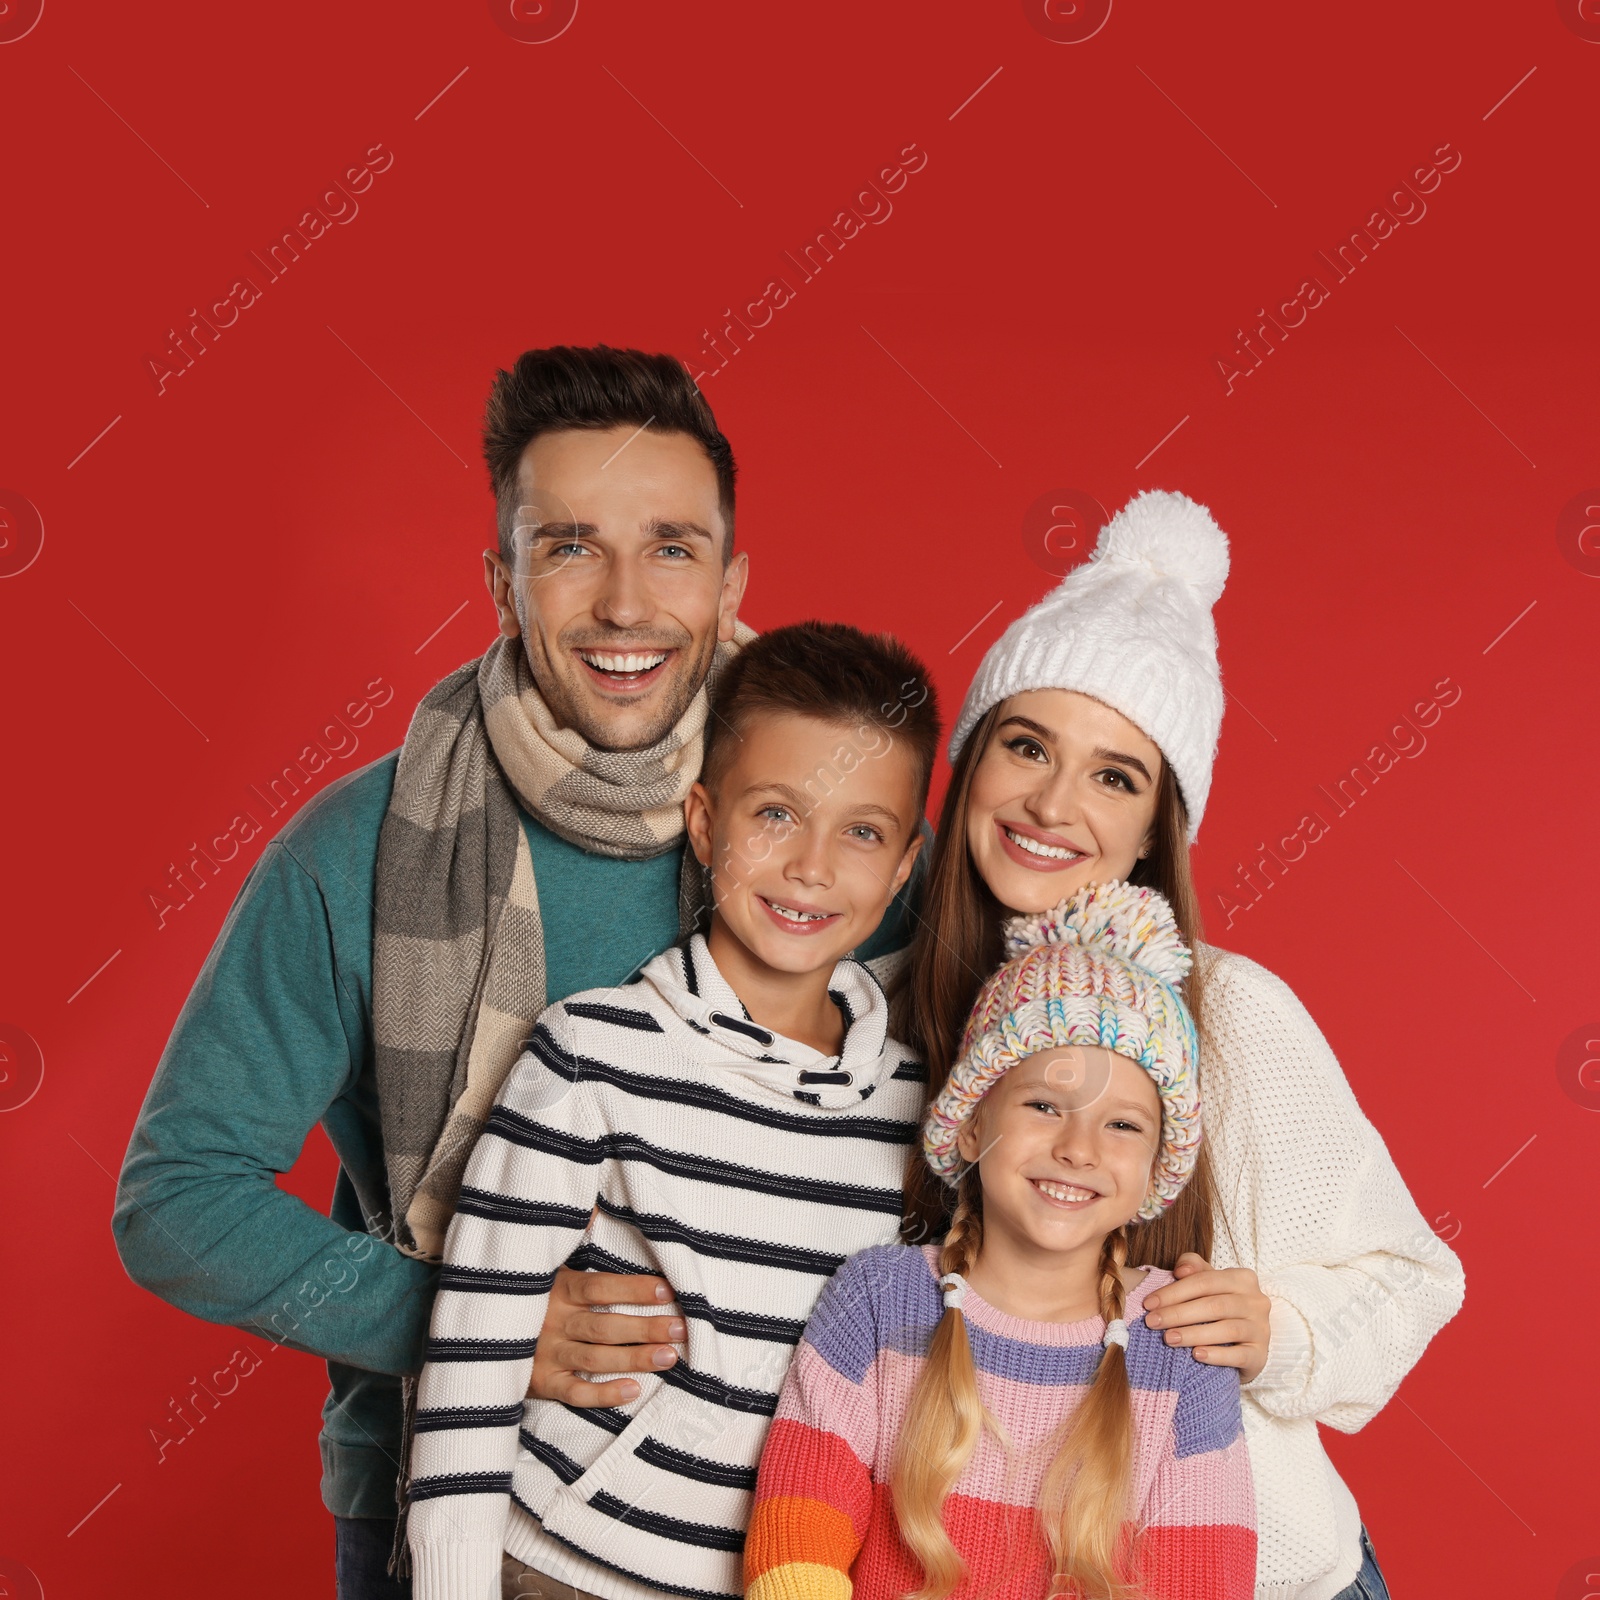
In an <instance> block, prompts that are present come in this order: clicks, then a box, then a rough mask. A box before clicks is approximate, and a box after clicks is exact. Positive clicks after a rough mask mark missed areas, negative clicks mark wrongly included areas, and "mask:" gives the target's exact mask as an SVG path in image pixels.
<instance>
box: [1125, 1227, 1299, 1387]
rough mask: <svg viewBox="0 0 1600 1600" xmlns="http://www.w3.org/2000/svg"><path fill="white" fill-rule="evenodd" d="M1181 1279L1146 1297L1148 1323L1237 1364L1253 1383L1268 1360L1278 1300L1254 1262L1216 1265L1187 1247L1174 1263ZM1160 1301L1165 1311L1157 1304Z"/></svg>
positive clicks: (1201, 1353)
mask: <svg viewBox="0 0 1600 1600" xmlns="http://www.w3.org/2000/svg"><path fill="white" fill-rule="evenodd" d="M1172 1275H1173V1277H1174V1278H1175V1279H1176V1280H1177V1281H1176V1282H1175V1283H1169V1284H1168V1285H1167V1286H1166V1287H1165V1288H1164V1289H1159V1290H1157V1292H1156V1293H1155V1294H1153V1295H1151V1296H1149V1298H1148V1299H1146V1301H1145V1303H1144V1304H1145V1319H1144V1320H1145V1326H1146V1327H1148V1328H1165V1329H1166V1340H1167V1343H1168V1344H1185V1345H1189V1346H1191V1347H1192V1349H1191V1354H1192V1355H1193V1356H1194V1358H1195V1360H1196V1361H1204V1362H1206V1363H1207V1364H1208V1365H1210V1366H1214V1367H1237V1368H1238V1369H1239V1381H1240V1383H1249V1381H1250V1380H1251V1379H1252V1378H1253V1377H1255V1376H1256V1374H1257V1373H1259V1372H1260V1371H1261V1369H1262V1368H1263V1367H1264V1366H1265V1365H1266V1364H1267V1346H1268V1344H1269V1342H1270V1341H1271V1338H1272V1326H1271V1323H1270V1322H1269V1320H1268V1318H1269V1315H1270V1313H1271V1311H1272V1302H1271V1300H1269V1299H1268V1298H1267V1296H1266V1295H1264V1294H1263V1293H1262V1292H1261V1285H1260V1283H1259V1282H1257V1280H1256V1275H1255V1273H1253V1272H1252V1271H1251V1270H1250V1269H1249V1267H1224V1268H1221V1269H1219V1268H1216V1267H1213V1266H1212V1265H1211V1263H1210V1262H1209V1261H1207V1260H1206V1258H1205V1257H1204V1256H1199V1255H1196V1254H1195V1253H1194V1252H1193V1251H1186V1252H1185V1253H1184V1254H1183V1255H1181V1256H1179V1257H1178V1264H1177V1266H1176V1267H1174V1268H1173V1269H1172ZM1157 1306H1159V1307H1160V1308H1161V1309H1160V1313H1159V1315H1155V1314H1153V1313H1154V1309H1155V1308H1156V1307H1157Z"/></svg>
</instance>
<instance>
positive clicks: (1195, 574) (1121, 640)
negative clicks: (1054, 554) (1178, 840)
mask: <svg viewBox="0 0 1600 1600" xmlns="http://www.w3.org/2000/svg"><path fill="white" fill-rule="evenodd" d="M1227 581H1228V538H1227V535H1226V534H1225V533H1223V531H1222V529H1221V528H1219V527H1218V526H1217V524H1216V521H1215V520H1214V519H1213V517H1212V515H1211V513H1210V512H1209V511H1207V510H1206V508H1205V507H1204V506H1203V505H1199V504H1197V503H1196V502H1195V501H1193V500H1191V499H1190V498H1189V497H1188V495H1185V494H1170V493H1168V492H1167V491H1165V490H1162V489H1149V490H1146V491H1145V492H1144V493H1143V494H1136V495H1135V496H1134V497H1133V499H1131V500H1130V501H1129V502H1128V503H1127V505H1125V506H1124V507H1123V508H1122V510H1120V511H1119V512H1118V513H1117V514H1116V515H1115V516H1114V517H1113V518H1112V519H1111V521H1110V522H1108V523H1107V524H1106V526H1105V527H1103V528H1102V529H1101V530H1100V539H1099V542H1098V543H1097V544H1096V545H1095V547H1094V551H1093V553H1092V554H1091V555H1090V557H1089V559H1088V560H1087V561H1086V562H1084V563H1083V565H1082V566H1078V567H1074V568H1073V570H1072V571H1071V572H1069V573H1068V574H1067V575H1066V577H1065V578H1063V579H1062V580H1061V583H1060V585H1059V586H1058V587H1057V588H1056V589H1055V590H1054V591H1053V592H1052V593H1050V594H1048V595H1046V596H1045V597H1044V599H1043V600H1041V601H1040V602H1039V603H1038V604H1037V605H1036V606H1034V607H1033V608H1032V610H1030V611H1026V612H1024V613H1023V614H1022V615H1021V616H1020V617H1018V618H1017V620H1016V621H1015V622H1013V623H1012V624H1011V626H1010V627H1009V628H1007V629H1006V631H1005V632H1004V633H1003V634H1001V636H1000V637H999V639H997V640H996V641H995V643H994V644H993V645H991V646H990V647H989V653H988V654H987V655H986V656H985V657H984V658H983V664H982V665H981V666H980V667H979V668H978V675H977V677H975V678H974V679H973V680H972V687H971V688H970V689H969V690H967V699H966V703H965V704H964V705H963V706H962V707H961V715H960V716H959V717H958V718H957V719H956V725H955V731H954V732H953V733H952V734H951V735H950V759H951V760H952V761H954V760H955V758H956V757H957V756H958V755H959V754H960V753H961V747H962V745H963V744H965V743H966V741H967V735H968V734H969V733H971V732H972V730H973V728H974V727H976V726H977V724H978V720H979V718H981V717H982V716H983V714H984V713H985V712H986V711H988V710H989V709H990V707H991V706H997V705H999V704H1000V702H1001V701H1002V700H1005V699H1008V698H1009V697H1010V696H1011V695H1014V694H1021V693H1022V692H1023V691H1024V690H1027V689H1075V690H1077V691H1078V692H1079V693H1080V694H1087V695H1092V696H1093V697H1094V698H1095V699H1096V700H1102V701H1104V702H1105V704H1106V705H1108V706H1110V707H1111V708H1112V710H1113V711H1120V712H1121V713H1122V715H1123V716H1125V717H1126V718H1127V719H1128V720H1129V721H1130V722H1131V723H1133V724H1134V725H1135V727H1137V728H1139V729H1140V730H1141V732H1143V733H1144V735H1145V737H1146V738H1148V739H1150V740H1151V741H1152V742H1154V743H1155V744H1156V745H1157V746H1159V747H1160V750H1161V754H1162V756H1163V757H1164V758H1165V759H1166V760H1167V762H1168V763H1170V765H1171V767H1172V770H1173V772H1174V774H1175V775H1176V777H1177V780H1178V790H1179V792H1180V793H1181V794H1182V796H1183V803H1184V805H1185V807H1186V808H1187V809H1188V813H1189V839H1190V842H1191V843H1192V842H1193V841H1194V839H1195V837H1196V835H1197V834H1198V833H1199V831H1200V817H1201V814H1202V813H1203V812H1204V811H1205V808H1206V796H1207V795H1208V794H1209V793H1210V791H1211V764H1212V762H1213V761H1215V759H1216V754H1217V736H1218V735H1219V734H1220V733H1221V731H1222V676H1221V673H1220V672H1219V671H1218V669H1217V630H1216V628H1215V626H1214V625H1213V623H1212V621H1211V608H1212V606H1214V605H1215V604H1216V603H1217V601H1218V599H1219V598H1221V595H1222V590H1223V586H1224V585H1225V584H1226V583H1227Z"/></svg>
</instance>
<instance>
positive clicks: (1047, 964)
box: [922, 878, 1200, 1222]
mask: <svg viewBox="0 0 1600 1600" xmlns="http://www.w3.org/2000/svg"><path fill="white" fill-rule="evenodd" d="M1005 940H1006V950H1007V955H1008V959H1007V960H1006V962H1005V964H1004V965H1003V966H1002V967H1001V968H1000V970H999V971H998V972H996V973H995V974H994V976H993V977H992V978H990V979H989V981H988V982H987V983H985V984H984V986H983V988H982V990H981V991H980V992H979V994H978V999H977V1003H976V1004H975V1005H974V1006H973V1008H972V1015H971V1017H969V1018H968V1020H967V1027H966V1032H965V1033H964V1034H963V1036H962V1040H961V1059H960V1060H959V1061H957V1063H956V1064H955V1066H954V1067H953V1068H952V1069H951V1072H950V1076H949V1078H948V1079H947V1080H946V1082H945V1086H944V1088H943V1089H941V1090H940V1091H939V1096H938V1098H937V1099H936V1100H935V1101H934V1102H933V1104H932V1105H931V1106H930V1107H929V1108H928V1115H927V1118H926V1120H925V1121H924V1123H923V1130H922V1150H923V1154H924V1155H925V1156H926V1157H927V1160H928V1165H929V1166H930V1167H932V1168H933V1170H934V1171H935V1172H936V1173H938V1175H939V1176H940V1177H941V1178H943V1179H944V1181H945V1182H946V1183H948V1184H954V1183H956V1182H957V1181H958V1179H959V1178H960V1176H961V1170H962V1167H963V1163H962V1160H961V1156H960V1153H959V1151H958V1150H957V1148H956V1136H957V1134H958V1133H959V1132H960V1131H961V1128H962V1126H963V1125H964V1124H965V1123H966V1121H967V1120H968V1118H970V1117H971V1116H972V1114H973V1112H974V1111H975V1110H976V1109H977V1106H978V1102H979V1101H980V1100H981V1099H982V1098H983V1097H984V1095H985V1094H987V1093H988V1092H989V1090H990V1089H992V1088H993V1087H994V1085H995V1084H996V1083H998V1082H999V1080H1000V1079H1001V1077H1002V1076H1004V1074H1005V1073H1006V1072H1007V1071H1009V1070H1010V1069H1011V1068H1012V1067H1014V1066H1015V1065H1016V1064H1017V1063H1018V1062H1019V1061H1021V1060H1023V1059H1024V1058H1025V1057H1027V1056H1031V1055H1038V1054H1039V1053H1040V1052H1041V1051H1044V1050H1056V1049H1060V1048H1061V1047H1063V1046H1066V1045H1100V1046H1103V1047H1104V1048H1105V1049H1107V1050H1111V1051H1114V1052H1115V1053H1116V1054H1117V1055H1121V1056H1126V1057H1127V1058H1128V1059H1129V1060H1130V1061H1136V1062H1138V1064H1139V1065H1140V1066H1141V1067H1143V1068H1144V1070H1145V1071H1146V1072H1148V1073H1149V1074H1150V1076H1151V1077H1152V1078H1153V1079H1154V1080H1155V1085H1156V1092H1157V1093H1158V1094H1159V1095H1160V1097H1161V1150H1160V1153H1159V1154H1158V1155H1157V1157H1156V1160H1155V1164H1154V1167H1153V1169H1152V1171H1151V1174H1150V1192H1149V1193H1148V1194H1147V1195H1146V1196H1145V1201H1144V1205H1143V1206H1141V1207H1140V1209H1139V1213H1138V1219H1137V1220H1139V1221H1140V1222H1148V1221H1150V1220H1151V1219H1152V1218H1154V1217H1158V1216H1160V1214H1161V1213H1162V1211H1163V1210H1164V1209H1165V1208H1166V1207H1167V1206H1169V1205H1171V1204H1172V1202H1173V1201H1174V1200H1175V1199H1177V1197H1178V1191H1179V1190H1180V1189H1182V1188H1183V1186H1184V1184H1185V1183H1187V1182H1188V1181H1189V1176H1190V1174H1191V1173H1192V1172H1193V1171H1194V1164H1195V1160H1196V1158H1197V1156H1198V1155H1199V1151H1200V1084H1199V1053H1200V1047H1199V1040H1198V1038H1197V1036H1196V1034H1195V1027H1194V1019H1193V1018H1192V1017H1191V1016H1190V1015H1189V1008H1188V1007H1187V1006H1186V1005H1185V1004H1184V1002H1183V998H1182V996H1181V995H1180V994H1179V992H1178V985H1179V984H1180V983H1181V982H1182V981H1183V978H1184V976H1185V974H1186V973H1187V972H1188V971H1189V968H1190V966H1191V965H1192V964H1193V957H1192V956H1191V955H1190V952H1189V948H1188V946H1187V945H1185V944H1184V942H1183V938H1182V936H1181V935H1180V934H1179V932H1178V926H1177V923H1176V922H1175V921H1174V920H1173V915H1172V907H1171V906H1169V905H1168V904H1167V902H1166V900H1165V899H1164V898H1163V897H1162V896H1161V895H1160V894H1158V893H1157V892H1156V891H1155V890H1154V889H1149V888H1136V887H1134V885H1132V884H1130V883H1124V882H1122V881H1121V880H1120V879H1116V878H1113V879H1110V880H1109V881H1107V882H1105V883H1092V884H1089V885H1087V886H1086V887H1085V888H1082V889H1079V890H1078V892H1077V893H1076V894H1073V895H1069V896H1068V897H1067V898H1066V899H1065V900H1063V901H1062V902H1061V903H1060V905H1058V906H1056V907H1055V909H1054V910H1052V911H1047V912H1045V913H1043V915H1037V914H1036V915H1033V916H1024V917H1012V918H1011V919H1010V920H1009V921H1008V922H1007V923H1006V925H1005Z"/></svg>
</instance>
